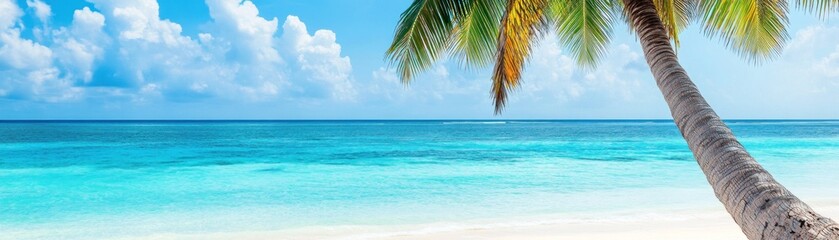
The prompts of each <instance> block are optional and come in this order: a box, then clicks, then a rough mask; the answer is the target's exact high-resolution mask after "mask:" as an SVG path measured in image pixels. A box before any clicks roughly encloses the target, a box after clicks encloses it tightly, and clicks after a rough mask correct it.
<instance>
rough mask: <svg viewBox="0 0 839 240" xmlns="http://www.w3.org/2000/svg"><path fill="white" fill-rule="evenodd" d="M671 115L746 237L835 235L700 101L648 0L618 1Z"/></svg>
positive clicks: (838, 231) (836, 230)
mask: <svg viewBox="0 0 839 240" xmlns="http://www.w3.org/2000/svg"><path fill="white" fill-rule="evenodd" d="M623 2H624V5H625V6H624V7H625V8H624V9H625V11H626V14H627V16H628V18H629V20H630V21H631V22H632V25H633V27H634V28H635V32H636V34H637V35H638V38H639V40H640V42H641V46H642V48H643V50H644V56H645V57H646V59H647V64H649V65H650V69H651V71H652V73H653V76H654V77H655V80H656V83H657V84H658V87H659V89H660V90H661V92H662V93H663V94H664V98H665V100H666V101H667V105H668V106H669V107H670V112H671V114H672V115H673V120H674V121H675V122H676V126H677V127H678V128H679V131H681V133H682V136H683V137H684V138H685V140H687V143H688V146H689V147H690V150H691V151H692V152H693V156H694V158H696V161H697V162H698V163H699V166H700V167H701V168H702V171H703V172H704V173H705V176H706V177H707V178H708V182H709V183H710V184H711V186H712V187H713V189H714V193H715V194H716V195H717V198H718V199H719V200H720V202H722V204H723V205H725V208H726V210H728V213H729V214H731V217H732V218H734V221H735V222H737V224H738V225H740V229H742V230H743V233H744V234H746V236H747V237H748V238H749V239H839V224H837V223H836V222H834V221H833V220H831V219H829V218H827V217H824V216H821V215H819V214H818V213H816V212H814V211H813V209H811V208H810V207H809V206H807V204H805V203H804V202H802V201H801V200H799V199H798V198H797V197H795V195H793V194H792V193H790V191H789V190H787V189H786V188H784V186H782V185H781V184H780V183H778V182H777V181H775V179H774V178H772V175H770V174H769V172H767V171H766V170H764V169H763V167H761V166H760V164H758V163H757V161H755V160H754V158H752V156H751V155H749V153H748V152H746V149H745V148H743V145H741V144H740V142H738V141H737V139H736V138H734V135H733V134H732V133H731V129H729V128H728V127H727V126H726V125H725V124H724V123H723V122H722V120H721V119H720V118H719V116H717V114H716V113H714V110H713V109H711V106H709V105H708V103H707V102H705V99H704V98H703V97H702V95H700V94H699V90H698V89H697V88H696V85H694V84H693V82H691V80H690V78H689V77H688V75H687V73H686V72H685V70H684V69H683V68H682V66H681V65H680V64H679V60H678V59H677V58H676V55H675V54H674V51H673V48H672V47H671V46H670V40H669V39H668V37H667V35H666V32H665V30H664V26H663V25H662V23H661V20H660V19H659V17H658V14H656V10H655V7H654V5H653V3H652V2H651V1H650V0H623Z"/></svg>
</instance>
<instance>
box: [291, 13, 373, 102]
mask: <svg viewBox="0 0 839 240" xmlns="http://www.w3.org/2000/svg"><path fill="white" fill-rule="evenodd" d="M280 45H281V46H284V47H285V49H286V51H287V53H288V54H289V55H291V56H290V57H293V58H294V60H296V61H295V62H296V64H297V65H298V66H299V67H300V68H301V69H302V70H303V71H305V72H306V73H307V75H308V76H307V80H310V81H313V82H315V83H317V84H321V85H325V86H328V87H329V88H330V89H331V91H330V92H331V97H332V98H335V99H340V100H352V99H355V97H356V94H357V93H356V90H355V88H354V87H353V85H352V82H351V77H350V74H351V73H352V64H351V63H350V58H349V57H346V56H343V57H342V56H341V45H339V44H338V43H337V42H336V38H335V33H334V32H332V31H329V30H317V31H315V33H314V35H309V33H308V30H307V29H306V24H304V23H303V22H301V21H300V19H299V18H298V17H296V16H288V17H287V18H286V21H285V23H284V24H283V36H282V38H281V39H280Z"/></svg>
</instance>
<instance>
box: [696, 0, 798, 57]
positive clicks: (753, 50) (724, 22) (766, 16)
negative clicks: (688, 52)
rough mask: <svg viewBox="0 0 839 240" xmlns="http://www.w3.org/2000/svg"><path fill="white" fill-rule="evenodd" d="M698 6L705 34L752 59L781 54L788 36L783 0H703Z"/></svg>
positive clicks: (785, 6)
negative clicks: (717, 38) (717, 37)
mask: <svg viewBox="0 0 839 240" xmlns="http://www.w3.org/2000/svg"><path fill="white" fill-rule="evenodd" d="M699 7H700V11H701V13H702V14H703V21H704V24H705V32H706V34H708V35H709V36H711V37H714V36H719V37H720V38H721V39H722V40H723V42H724V43H725V45H726V46H728V47H730V48H731V49H732V50H734V51H735V52H737V53H739V54H740V55H741V56H743V57H745V58H746V59H748V60H751V61H753V62H757V61H759V60H763V59H767V58H771V57H774V56H777V55H779V54H780V53H781V50H782V48H783V45H784V43H785V42H786V40H787V39H788V38H789V34H788V33H787V25H788V24H789V20H788V19H787V12H788V9H787V4H786V1H784V0H753V1H751V0H740V1H702V2H701V3H700V5H699Z"/></svg>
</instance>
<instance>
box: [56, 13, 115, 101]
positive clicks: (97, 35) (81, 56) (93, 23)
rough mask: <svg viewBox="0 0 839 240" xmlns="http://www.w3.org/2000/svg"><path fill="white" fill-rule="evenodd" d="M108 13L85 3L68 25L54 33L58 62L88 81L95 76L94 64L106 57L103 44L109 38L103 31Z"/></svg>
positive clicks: (67, 71)
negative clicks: (90, 7)
mask: <svg viewBox="0 0 839 240" xmlns="http://www.w3.org/2000/svg"><path fill="white" fill-rule="evenodd" d="M104 26H105V16H103V15H102V14H101V13H98V12H93V11H91V10H90V9H89V8H87V7H85V8H83V9H81V10H75V11H74V12H73V22H72V24H71V25H70V28H69V29H66V28H61V29H60V30H58V31H57V32H56V33H55V36H56V37H55V39H54V42H55V44H54V45H53V48H54V49H55V53H56V55H57V56H56V60H58V62H59V65H61V66H63V67H64V68H65V71H66V73H67V74H69V75H70V78H72V79H78V80H81V82H82V83H84V84H87V83H90V81H91V80H92V79H93V71H94V70H95V65H96V64H97V63H99V62H101V60H102V58H103V57H104V52H105V50H104V47H105V46H107V45H109V43H110V38H109V37H108V36H107V35H106V34H105V32H104V31H103V27H104Z"/></svg>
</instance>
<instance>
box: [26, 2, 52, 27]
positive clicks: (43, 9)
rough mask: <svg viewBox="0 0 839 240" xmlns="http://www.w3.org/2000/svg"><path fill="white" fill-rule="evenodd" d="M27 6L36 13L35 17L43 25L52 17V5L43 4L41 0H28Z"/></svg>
mask: <svg viewBox="0 0 839 240" xmlns="http://www.w3.org/2000/svg"><path fill="white" fill-rule="evenodd" d="M26 6H28V7H29V8H32V9H33V10H34V11H35V16H36V17H38V19H40V20H41V22H43V23H46V22H48V21H49V18H50V16H52V8H51V7H50V5H48V4H46V3H44V2H42V1H41V0H26Z"/></svg>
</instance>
